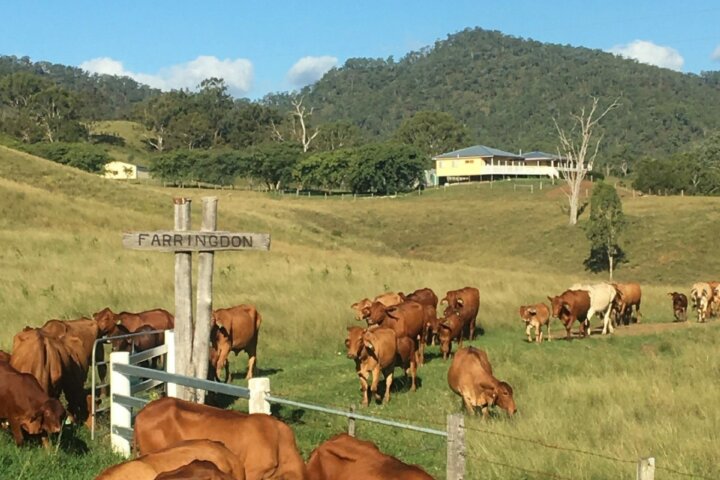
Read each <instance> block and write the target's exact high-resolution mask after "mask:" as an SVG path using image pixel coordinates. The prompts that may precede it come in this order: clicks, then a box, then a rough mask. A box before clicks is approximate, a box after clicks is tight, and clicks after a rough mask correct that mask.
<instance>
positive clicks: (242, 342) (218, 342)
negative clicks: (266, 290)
mask: <svg viewBox="0 0 720 480" xmlns="http://www.w3.org/2000/svg"><path fill="white" fill-rule="evenodd" d="M261 324H262V315H260V312H258V311H257V309H256V308H255V306H254V305H238V306H236V307H231V308H219V309H217V310H215V311H214V312H213V327H212V329H211V330H210V340H211V342H212V351H211V352H210V363H211V364H212V366H213V367H214V368H213V371H214V372H215V379H216V380H220V372H221V371H222V369H223V368H225V381H226V382H229V381H230V363H229V362H228V356H229V355H230V352H231V351H232V352H235V355H237V354H238V353H240V352H242V351H245V352H247V354H248V366H247V373H246V374H245V378H246V379H250V378H252V377H253V370H254V368H255V363H256V361H257V343H258V335H259V334H260V325H261Z"/></svg>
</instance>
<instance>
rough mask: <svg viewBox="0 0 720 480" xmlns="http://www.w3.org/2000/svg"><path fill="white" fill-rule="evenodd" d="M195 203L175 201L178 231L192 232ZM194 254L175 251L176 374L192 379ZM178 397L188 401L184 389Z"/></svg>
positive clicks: (182, 200)
mask: <svg viewBox="0 0 720 480" xmlns="http://www.w3.org/2000/svg"><path fill="white" fill-rule="evenodd" d="M191 202H192V200H190V199H189V198H184V197H177V198H174V199H173V203H174V204H175V231H181V232H182V231H188V230H190V206H191ZM192 329H193V325H192V254H191V253H190V252H182V251H177V252H175V362H176V364H175V371H176V372H177V373H179V374H180V375H187V376H192V374H193V371H192V363H191V360H192ZM177 395H178V398H181V399H183V400H188V399H189V395H188V392H187V389H186V388H184V387H177Z"/></svg>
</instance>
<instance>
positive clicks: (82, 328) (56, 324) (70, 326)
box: [40, 317, 107, 380]
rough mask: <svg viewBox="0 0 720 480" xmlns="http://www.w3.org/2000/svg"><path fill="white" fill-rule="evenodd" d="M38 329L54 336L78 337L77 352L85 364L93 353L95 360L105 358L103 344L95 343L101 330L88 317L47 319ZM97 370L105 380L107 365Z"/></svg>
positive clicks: (89, 362) (100, 360)
mask: <svg viewBox="0 0 720 480" xmlns="http://www.w3.org/2000/svg"><path fill="white" fill-rule="evenodd" d="M40 329H41V330H42V331H43V333H45V334H47V335H49V336H51V337H54V338H61V337H64V336H68V335H71V336H74V337H77V338H78V339H80V342H81V343H82V347H81V351H79V352H77V353H78V355H82V356H83V357H84V358H85V363H87V365H90V364H91V362H92V357H93V355H95V361H96V362H102V361H103V360H104V359H105V351H104V350H103V346H102V345H101V344H100V343H98V344H95V340H97V339H98V338H100V337H101V336H102V332H101V330H100V328H99V327H98V325H97V323H96V322H95V321H93V320H91V319H89V318H85V317H82V318H79V319H77V320H48V321H47V322H45V324H44V325H43V326H42V327H40ZM93 347H94V349H95V350H94V351H93ZM86 370H87V368H86ZM97 370H98V374H99V376H100V379H101V380H105V375H106V374H107V366H106V365H100V366H98V369H97Z"/></svg>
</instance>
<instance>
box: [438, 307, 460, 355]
mask: <svg viewBox="0 0 720 480" xmlns="http://www.w3.org/2000/svg"><path fill="white" fill-rule="evenodd" d="M464 326H465V323H464V322H463V319H462V317H461V316H460V314H459V313H458V312H457V311H452V312H451V313H448V314H446V316H445V319H444V320H443V321H442V323H441V324H440V327H439V333H438V338H439V340H440V351H441V352H442V356H443V360H447V359H448V357H449V356H450V354H451V353H452V342H453V340H455V341H456V342H458V348H462V344H463V327H464Z"/></svg>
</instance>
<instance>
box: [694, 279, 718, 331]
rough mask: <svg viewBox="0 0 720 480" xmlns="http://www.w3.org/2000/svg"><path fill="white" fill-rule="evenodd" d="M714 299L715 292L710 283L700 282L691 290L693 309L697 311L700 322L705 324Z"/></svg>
mask: <svg viewBox="0 0 720 480" xmlns="http://www.w3.org/2000/svg"><path fill="white" fill-rule="evenodd" d="M712 298H713V291H712V287H710V284H709V283H704V282H698V283H695V284H694V285H693V286H692V288H691V289H690V299H691V300H692V305H693V308H694V309H696V310H697V314H698V320H697V321H698V322H700V323H704V322H705V320H706V319H707V316H708V310H709V306H710V303H711V302H712Z"/></svg>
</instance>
